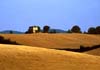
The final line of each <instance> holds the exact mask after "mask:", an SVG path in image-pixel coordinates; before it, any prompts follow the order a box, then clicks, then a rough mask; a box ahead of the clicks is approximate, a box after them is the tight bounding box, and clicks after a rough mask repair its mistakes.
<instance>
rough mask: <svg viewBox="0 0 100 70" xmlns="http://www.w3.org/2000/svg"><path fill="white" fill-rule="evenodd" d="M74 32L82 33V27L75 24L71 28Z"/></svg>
mask: <svg viewBox="0 0 100 70" xmlns="http://www.w3.org/2000/svg"><path fill="white" fill-rule="evenodd" d="M71 32H72V33H81V28H80V27H79V26H77V25H75V26H73V27H72V29H71Z"/></svg>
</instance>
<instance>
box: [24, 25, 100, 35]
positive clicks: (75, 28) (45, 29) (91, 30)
mask: <svg viewBox="0 0 100 70" xmlns="http://www.w3.org/2000/svg"><path fill="white" fill-rule="evenodd" d="M38 28H39V30H38V32H42V33H57V32H56V29H53V30H52V31H50V26H47V25H46V26H44V27H43V30H41V28H40V27H39V26H38ZM30 32H31V31H30ZM30 32H25V33H30ZM38 32H37V33H38ZM66 33H84V34H100V26H97V27H90V28H88V30H87V31H85V32H82V31H81V28H80V27H79V26H78V25H75V26H73V27H72V28H71V29H69V30H67V31H66Z"/></svg>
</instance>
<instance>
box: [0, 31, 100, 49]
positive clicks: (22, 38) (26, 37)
mask: <svg viewBox="0 0 100 70" xmlns="http://www.w3.org/2000/svg"><path fill="white" fill-rule="evenodd" d="M0 35H1V36H4V37H5V38H6V39H11V40H12V41H16V42H17V43H19V44H23V45H28V46H38V47H45V48H79V46H80V45H83V46H93V45H98V44H100V35H88V34H43V33H39V34H0Z"/></svg>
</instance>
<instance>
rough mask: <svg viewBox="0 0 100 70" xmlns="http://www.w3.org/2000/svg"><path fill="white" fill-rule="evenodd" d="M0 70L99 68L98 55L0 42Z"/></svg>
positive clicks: (90, 69) (98, 69)
mask: <svg viewBox="0 0 100 70" xmlns="http://www.w3.org/2000/svg"><path fill="white" fill-rule="evenodd" d="M0 70H100V57H99V56H92V55H87V54H82V53H74V52H68V51H60V50H54V49H46V48H39V47H29V46H22V45H3V44H0Z"/></svg>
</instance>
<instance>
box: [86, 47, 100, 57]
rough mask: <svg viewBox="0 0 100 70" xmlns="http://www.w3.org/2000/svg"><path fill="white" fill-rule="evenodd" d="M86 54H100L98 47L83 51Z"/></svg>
mask: <svg viewBox="0 0 100 70" xmlns="http://www.w3.org/2000/svg"><path fill="white" fill-rule="evenodd" d="M85 53H87V54H91V55H96V56H100V48H97V49H94V50H90V51H87V52H85Z"/></svg>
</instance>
